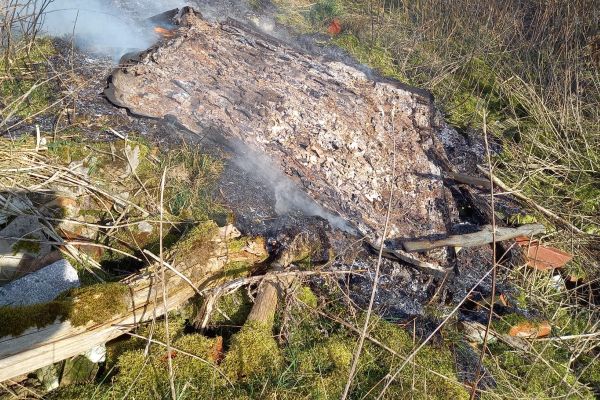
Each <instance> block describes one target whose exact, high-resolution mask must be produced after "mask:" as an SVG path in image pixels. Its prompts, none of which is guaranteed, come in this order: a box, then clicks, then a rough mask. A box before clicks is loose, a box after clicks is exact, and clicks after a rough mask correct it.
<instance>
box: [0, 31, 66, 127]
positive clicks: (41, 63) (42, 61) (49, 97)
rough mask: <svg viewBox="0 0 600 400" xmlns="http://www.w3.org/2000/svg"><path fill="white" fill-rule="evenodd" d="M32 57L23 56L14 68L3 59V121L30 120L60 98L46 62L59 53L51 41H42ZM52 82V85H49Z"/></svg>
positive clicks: (0, 100) (0, 87) (0, 93)
mask: <svg viewBox="0 0 600 400" xmlns="http://www.w3.org/2000/svg"><path fill="white" fill-rule="evenodd" d="M31 49H32V50H31V51H30V52H29V54H26V53H25V52H24V51H22V52H19V54H18V57H16V59H15V60H13V63H11V64H10V65H6V64H5V59H4V58H3V57H2V58H1V59H0V70H2V71H3V72H4V74H3V76H1V77H0V104H1V105H2V107H0V109H2V111H1V114H0V115H1V116H2V117H3V118H6V117H8V116H9V115H14V116H17V117H19V118H23V119H26V118H28V117H30V116H32V115H33V114H36V113H39V112H41V111H45V110H46V109H47V108H48V107H49V106H50V105H51V103H52V101H54V100H55V99H56V98H57V88H56V84H55V82H54V81H52V80H49V79H48V78H49V77H50V75H49V74H50V71H49V69H48V66H47V63H46V60H47V59H48V57H50V56H52V55H53V54H55V52H56V50H55V49H54V45H53V43H52V41H51V40H50V39H46V38H44V39H38V40H36V41H35V42H34V44H33V46H32V47H31ZM46 80H48V82H45V81H46Z"/></svg>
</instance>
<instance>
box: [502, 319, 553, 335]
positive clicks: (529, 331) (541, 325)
mask: <svg viewBox="0 0 600 400" xmlns="http://www.w3.org/2000/svg"><path fill="white" fill-rule="evenodd" d="M551 331H552V327H551V326H550V324H549V323H548V322H547V321H542V322H521V323H519V324H517V325H514V326H512V327H511V328H510V330H509V331H508V334H509V335H510V336H513V337H520V338H528V339H537V338H542V337H546V336H548V335H550V332H551Z"/></svg>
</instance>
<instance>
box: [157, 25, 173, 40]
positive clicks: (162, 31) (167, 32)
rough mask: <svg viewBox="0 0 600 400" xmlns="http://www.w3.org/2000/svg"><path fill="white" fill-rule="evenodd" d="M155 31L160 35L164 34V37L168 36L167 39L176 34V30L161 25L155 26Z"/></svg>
mask: <svg viewBox="0 0 600 400" xmlns="http://www.w3.org/2000/svg"><path fill="white" fill-rule="evenodd" d="M154 32H156V33H157V34H158V35H159V36H162V37H163V38H167V39H168V38H172V37H174V36H175V31H172V30H169V29H165V28H163V27H161V26H155V27H154Z"/></svg>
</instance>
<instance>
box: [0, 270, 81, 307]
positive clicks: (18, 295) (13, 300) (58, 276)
mask: <svg viewBox="0 0 600 400" xmlns="http://www.w3.org/2000/svg"><path fill="white" fill-rule="evenodd" d="M74 287H79V277H78V276H77V270H76V269H75V268H73V266H71V264H69V262H68V261H67V260H59V261H56V262H55V263H52V264H50V265H48V266H47V267H44V268H42V269H40V270H38V271H35V272H33V273H31V274H29V275H26V276H24V277H22V278H19V279H17V280H15V281H12V282H11V283H9V284H7V285H5V286H2V287H0V306H9V305H11V306H21V305H28V304H37V303H45V302H48V301H51V300H53V299H54V298H56V296H58V295H59V294H60V293H61V292H63V291H65V290H67V289H70V288H74Z"/></svg>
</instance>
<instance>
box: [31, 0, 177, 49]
mask: <svg viewBox="0 0 600 400" xmlns="http://www.w3.org/2000/svg"><path fill="white" fill-rule="evenodd" d="M130 3H137V4H135V9H136V10H137V12H133V11H132V10H127V9H124V8H123V7H124V6H125V5H127V6H128V7H133V6H134V5H133V4H130ZM181 3H182V2H180V1H176V0H169V1H159V2H156V1H151V0H145V1H131V2H123V3H121V2H118V1H113V2H111V1H106V0H54V1H53V2H52V3H51V4H50V6H49V7H48V8H46V10H45V13H44V19H43V24H42V29H41V30H42V33H44V34H47V35H50V36H54V37H60V38H63V39H65V40H69V41H70V40H73V41H74V43H75V45H76V46H78V47H79V48H83V49H85V50H88V51H92V52H96V53H101V54H105V55H108V56H111V57H112V58H113V59H114V60H118V59H119V58H120V57H121V56H122V55H123V54H125V53H127V52H130V51H136V50H144V49H146V48H148V47H150V46H151V45H152V44H153V43H154V42H155V41H156V40H157V36H156V34H155V33H154V30H153V26H151V24H149V23H148V22H147V21H146V20H145V18H147V17H150V16H152V15H154V14H157V13H159V12H162V11H166V10H168V9H172V8H175V7H177V6H179V5H181Z"/></svg>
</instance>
